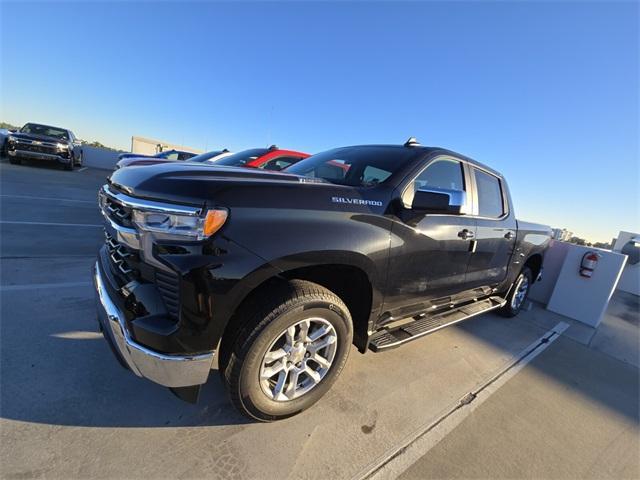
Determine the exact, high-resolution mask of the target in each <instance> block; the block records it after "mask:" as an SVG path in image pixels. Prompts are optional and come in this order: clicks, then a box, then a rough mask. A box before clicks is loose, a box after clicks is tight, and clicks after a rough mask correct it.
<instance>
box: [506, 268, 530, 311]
mask: <svg viewBox="0 0 640 480" xmlns="http://www.w3.org/2000/svg"><path fill="white" fill-rule="evenodd" d="M532 283H533V272H532V271H531V269H530V268H529V267H523V269H522V270H521V271H520V274H519V275H518V277H517V278H516V281H515V282H514V283H513V286H512V287H511V290H510V291H509V295H507V303H506V304H505V306H504V307H502V308H501V309H500V310H498V313H499V314H500V315H502V316H503V317H515V316H516V315H518V313H520V310H521V309H522V306H523V305H524V302H525V301H526V300H527V296H528V295H529V288H531V285H532Z"/></svg>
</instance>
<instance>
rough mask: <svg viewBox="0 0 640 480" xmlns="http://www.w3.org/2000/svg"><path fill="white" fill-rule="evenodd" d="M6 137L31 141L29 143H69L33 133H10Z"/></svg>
mask: <svg viewBox="0 0 640 480" xmlns="http://www.w3.org/2000/svg"><path fill="white" fill-rule="evenodd" d="M8 136H12V137H15V138H19V139H23V140H31V141H38V142H50V143H69V140H64V139H61V138H56V137H50V136H48V135H36V134H34V133H21V132H16V133H10V134H9V135H8Z"/></svg>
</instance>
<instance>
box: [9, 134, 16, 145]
mask: <svg viewBox="0 0 640 480" xmlns="http://www.w3.org/2000/svg"><path fill="white" fill-rule="evenodd" d="M7 141H8V142H10V143H15V142H17V141H18V139H17V138H16V137H12V136H11V135H9V136H8V137H7Z"/></svg>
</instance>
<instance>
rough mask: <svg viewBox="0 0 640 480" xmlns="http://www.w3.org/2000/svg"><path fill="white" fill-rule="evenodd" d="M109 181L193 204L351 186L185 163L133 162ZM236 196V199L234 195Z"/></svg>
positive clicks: (151, 196) (130, 190)
mask: <svg viewBox="0 0 640 480" xmlns="http://www.w3.org/2000/svg"><path fill="white" fill-rule="evenodd" d="M108 182H109V184H110V185H111V186H112V187H114V188H116V189H118V190H120V191H122V192H124V193H125V194H127V195H131V196H134V197H138V198H145V199H149V200H159V201H165V202H173V203H181V204H188V205H194V206H202V205H203V204H211V203H220V202H221V201H223V199H228V198H229V195H228V193H229V191H230V190H243V191H244V192H245V193H247V192H249V191H251V192H255V193H256V194H257V193H258V192H261V191H264V190H265V188H267V189H269V190H270V191H274V190H279V188H278V187H282V188H285V189H290V188H291V187H293V186H297V185H303V184H309V183H316V184H318V183H320V184H323V185H326V186H330V187H331V188H333V189H335V188H338V189H341V188H348V189H350V187H341V186H339V185H333V184H330V183H328V182H325V181H323V180H314V179H310V178H307V177H302V176H298V175H292V174H287V173H284V172H274V171H267V170H260V169H248V168H241V167H225V166H214V165H202V164H199V163H182V162H167V163H163V164H156V165H147V166H135V165H133V166H130V167H127V168H122V169H119V170H116V171H115V172H114V173H113V174H112V175H111V177H109V179H108ZM261 187H262V188H261ZM252 196H254V195H252ZM233 197H235V198H237V197H236V196H235V195H234V196H233ZM254 197H255V196H254ZM223 203H224V202H223Z"/></svg>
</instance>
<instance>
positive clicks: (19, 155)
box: [5, 123, 82, 170]
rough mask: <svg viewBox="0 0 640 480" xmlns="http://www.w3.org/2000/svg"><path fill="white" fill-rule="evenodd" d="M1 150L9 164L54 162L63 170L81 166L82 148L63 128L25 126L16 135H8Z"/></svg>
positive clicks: (71, 134)
mask: <svg viewBox="0 0 640 480" xmlns="http://www.w3.org/2000/svg"><path fill="white" fill-rule="evenodd" d="M5 148H6V156H7V157H9V162H10V163H13V164H19V163H21V161H22V160H23V159H37V160H50V161H54V162H58V163H60V164H62V165H64V168H65V169H66V170H73V167H74V166H82V145H81V143H80V141H79V140H78V139H77V138H76V136H75V135H74V134H73V132H72V131H71V130H68V129H66V128H59V127H52V126H49V125H40V124H39V123H27V124H25V125H24V126H23V127H22V128H21V129H20V130H18V131H17V132H11V133H9V135H8V136H7V139H6V142H5Z"/></svg>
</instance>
